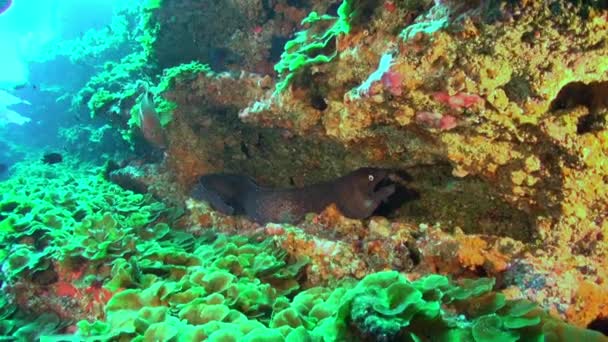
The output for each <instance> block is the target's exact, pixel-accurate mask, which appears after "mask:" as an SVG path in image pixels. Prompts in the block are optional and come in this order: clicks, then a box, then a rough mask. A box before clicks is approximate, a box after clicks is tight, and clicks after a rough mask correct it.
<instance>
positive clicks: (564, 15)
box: [0, 0, 608, 341]
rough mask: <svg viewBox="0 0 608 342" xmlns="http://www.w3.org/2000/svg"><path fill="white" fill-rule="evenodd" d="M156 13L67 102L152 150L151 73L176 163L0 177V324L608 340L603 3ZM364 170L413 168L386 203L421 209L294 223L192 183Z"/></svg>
mask: <svg viewBox="0 0 608 342" xmlns="http://www.w3.org/2000/svg"><path fill="white" fill-rule="evenodd" d="M141 10H142V12H141V13H139V14H138V15H139V16H141V19H142V21H141V22H140V23H139V24H137V25H138V27H139V29H138V30H139V31H137V32H136V36H137V38H135V39H136V41H137V42H138V43H139V45H138V47H137V48H136V49H135V50H136V51H133V53H130V54H128V55H126V56H121V57H120V58H122V59H120V58H116V59H114V62H108V63H106V64H105V67H104V69H103V70H102V71H101V72H100V73H99V74H98V75H97V76H95V77H93V78H92V79H91V80H90V81H89V83H88V86H87V87H85V88H83V90H82V91H80V93H79V96H77V97H76V98H75V103H78V104H87V106H88V108H89V109H90V111H91V112H92V113H93V114H95V116H97V117H99V116H101V117H104V118H105V119H106V120H107V121H108V124H109V126H108V127H111V128H116V129H117V130H118V131H119V132H120V133H121V134H122V135H123V137H124V138H125V139H128V140H131V141H133V142H134V145H135V146H138V145H140V144H144V141H143V140H142V139H141V137H142V134H141V132H139V130H138V129H137V127H138V125H140V123H139V122H138V121H137V119H136V117H137V115H135V112H136V108H137V106H138V103H139V101H140V98H139V96H140V86H141V84H142V82H145V83H147V84H148V85H149V86H150V88H149V89H150V91H151V93H152V94H153V100H154V103H155V105H156V108H155V110H156V111H157V112H158V113H159V115H160V121H161V123H162V126H163V129H164V130H165V131H164V134H165V136H166V138H167V139H166V140H167V141H166V142H167V144H166V149H165V150H164V151H161V152H159V155H160V154H162V155H163V156H162V158H161V157H159V158H158V159H157V161H159V160H161V159H162V161H159V162H158V163H157V164H146V163H144V162H142V161H141V160H131V161H129V162H125V163H122V164H121V165H110V164H111V163H109V164H108V165H107V167H106V168H93V169H91V168H89V169H87V166H86V165H84V166H82V165H81V166H79V167H76V165H74V164H75V163H74V161H73V160H70V159H69V158H67V161H66V162H65V163H64V164H62V165H60V166H52V165H42V164H41V163H39V162H38V163H36V162H28V163H24V164H23V165H20V166H17V167H15V172H14V174H13V176H12V178H11V179H10V180H9V181H7V182H5V183H2V184H0V189H1V190H2V191H1V192H0V194H1V195H0V233H1V235H0V237H1V239H0V261H1V262H2V279H1V280H2V286H3V289H4V290H5V291H4V292H5V293H6V295H5V296H4V297H2V301H3V302H2V303H0V304H2V306H1V307H2V309H3V310H2V312H0V319H2V322H3V324H2V327H3V330H2V334H3V335H5V336H13V337H15V338H22V337H24V336H25V337H27V338H29V337H32V336H38V335H40V334H54V333H68V334H72V333H74V332H77V334H78V335H79V336H82V337H83V338H92V339H97V340H136V341H137V340H140V341H147V340H183V341H189V340H203V339H208V340H210V341H214V340H215V341H219V340H222V341H223V340H244V341H258V340H262V339H264V340H268V339H270V340H277V341H283V340H286V341H304V340H327V341H333V340H362V341H376V340H380V341H394V340H398V341H407V340H411V341H425V340H440V341H441V340H454V339H460V340H471V341H490V340H495V339H498V340H505V341H516V340H540V339H545V340H553V341H569V340H590V341H605V340H608V338H607V337H606V336H604V335H602V334H601V333H600V331H602V329H605V326H604V325H605V321H606V318H607V317H608V286H607V284H608V258H607V257H606V256H607V255H608V217H607V216H606V208H607V207H608V192H607V191H606V189H608V184H607V182H608V168H607V167H606V165H607V164H606V162H605V160H606V158H608V127H606V122H607V118H606V116H607V115H608V103H607V102H606V99H607V98H608V60H607V58H606V56H607V55H608V44H606V43H607V41H606V39H607V38H606V34H605V33H606V32H607V30H608V8H607V7H606V5H605V4H604V3H603V2H601V1H567V0H556V1H552V2H538V1H537V2H534V1H470V2H466V3H463V2H457V1H430V0H429V1H425V0H420V1H389V0H384V1H369V0H344V1H334V2H328V1H315V0H309V1H287V0H285V1H283V0H277V1H263V0H260V1H245V2H243V1H237V0H230V1H227V2H225V3H222V4H221V5H220V4H219V3H218V2H212V1H201V2H192V1H187V0H179V1H148V2H147V3H146V4H145V5H143V7H142V8H141ZM296 30H299V31H298V32H295V31H296ZM121 32H122V31H121ZM129 39H131V38H128V39H127V40H129ZM283 45H285V47H284V50H283V49H282V48H283ZM192 60H195V61H198V62H191V61H192ZM274 63H276V64H274ZM273 64H274V68H273ZM161 70H162V72H161ZM275 72H276V73H275ZM115 114H118V115H115ZM102 132H103V131H102ZM64 134H65V135H66V136H71V137H72V139H76V138H74V137H76V136H78V134H79V133H78V132H72V131H64ZM80 134H82V133H80ZM99 139H101V138H99ZM364 166H374V167H381V168H390V169H392V170H395V172H405V173H407V174H410V175H411V177H409V178H407V179H405V180H403V182H404V183H407V184H405V185H407V186H405V185H404V184H401V187H397V190H396V192H395V193H396V194H398V195H399V196H398V197H400V199H401V200H403V199H404V198H415V200H411V201H397V198H393V200H395V201H394V202H395V203H388V204H387V205H386V206H381V207H380V208H379V210H378V211H377V212H376V214H378V215H377V216H372V217H371V218H369V219H366V220H354V219H349V218H347V217H345V216H344V215H343V214H342V213H341V212H340V210H339V209H338V207H337V206H336V205H330V206H329V207H327V208H326V209H325V210H324V211H323V212H321V213H316V214H309V215H306V217H305V218H304V221H303V222H301V223H298V224H297V226H293V225H289V224H277V223H266V224H263V225H261V224H257V223H255V222H251V221H249V220H247V219H246V218H244V217H238V216H227V215H223V214H221V213H220V212H216V211H213V210H211V208H210V207H209V206H208V204H207V203H205V202H198V201H194V200H192V199H188V196H187V195H188V194H189V192H190V189H191V188H192V186H193V184H194V183H195V182H196V179H197V178H198V176H200V175H202V174H208V173H215V172H226V173H236V174H244V175H248V176H251V177H252V178H254V179H255V180H256V181H257V182H258V183H259V184H260V185H263V186H269V187H287V186H296V187H303V186H305V185H309V184H313V183H317V182H319V181H326V180H330V179H334V178H336V177H338V176H340V175H343V174H347V173H348V172H350V171H352V170H354V169H357V168H359V167H364ZM109 181H112V182H114V183H116V184H118V185H120V186H118V185H116V184H112V183H110V182H109ZM395 185H396V186H398V185H399V183H398V182H397V184H395ZM132 191H135V192H132ZM391 205H393V206H391ZM388 270H392V271H388ZM43 296H46V298H48V299H46V300H41V298H42V297H43ZM28 313H34V315H31V316H30V317H37V318H36V319H35V320H32V319H26V318H25V317H26V315H27V314H28ZM78 320H81V321H80V322H79V323H78V324H76V325H75V323H76V322H77V321H78ZM587 327H589V328H593V329H594V330H595V331H592V330H586V329H585V328H587ZM37 334H38V335H37Z"/></svg>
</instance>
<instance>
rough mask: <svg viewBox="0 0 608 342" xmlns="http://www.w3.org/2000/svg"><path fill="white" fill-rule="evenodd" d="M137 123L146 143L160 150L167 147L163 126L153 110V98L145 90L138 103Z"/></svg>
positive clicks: (154, 109)
mask: <svg viewBox="0 0 608 342" xmlns="http://www.w3.org/2000/svg"><path fill="white" fill-rule="evenodd" d="M139 123H140V127H141V131H142V133H143V135H144V138H145V139H146V141H147V142H149V143H150V144H152V145H154V146H156V147H158V148H161V149H162V148H165V147H167V144H166V141H165V135H164V132H163V126H162V125H161V123H160V119H159V117H158V113H157V112H156V108H154V97H153V95H152V92H150V91H149V90H148V89H147V88H146V90H145V93H144V95H143V98H142V100H141V102H140V103H139Z"/></svg>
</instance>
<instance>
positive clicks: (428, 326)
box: [313, 272, 605, 342]
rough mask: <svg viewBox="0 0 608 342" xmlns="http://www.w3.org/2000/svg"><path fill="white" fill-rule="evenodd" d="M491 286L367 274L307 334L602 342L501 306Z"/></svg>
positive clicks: (532, 312)
mask: <svg viewBox="0 0 608 342" xmlns="http://www.w3.org/2000/svg"><path fill="white" fill-rule="evenodd" d="M493 286H494V280H492V279H486V278H481V279H477V280H464V281H461V282H455V283H454V282H450V281H449V280H448V279H447V278H446V277H444V276H440V275H429V276H426V277H423V278H421V279H418V280H416V281H409V280H408V279H407V278H405V277H404V276H403V275H402V274H399V273H397V272H381V273H376V274H372V275H369V276H367V277H365V278H364V279H363V280H362V281H361V282H359V283H358V284H357V286H355V287H354V288H352V289H351V290H349V291H348V292H346V293H345V294H344V296H343V297H342V298H341V304H340V305H339V307H338V309H337V315H335V316H332V317H330V318H328V319H326V320H324V321H322V322H321V323H320V324H319V325H317V327H316V328H315V329H314V331H313V334H314V335H316V336H318V337H319V338H323V339H324V340H327V341H334V340H340V341H342V340H376V341H380V340H382V341H385V340H388V341H392V340H397V341H429V340H430V341H455V340H456V341H475V342H486V341H520V340H521V341H542V340H546V339H551V338H553V339H554V340H558V341H559V340H566V339H565V336H571V337H572V338H575V339H577V340H583V339H585V340H594V341H602V340H605V338H604V337H603V335H601V334H600V333H596V332H593V331H588V330H584V329H580V328H577V327H575V326H572V325H568V324H566V323H564V322H562V321H560V320H558V319H556V318H554V317H551V316H550V315H548V314H547V313H546V312H545V311H543V310H541V309H540V308H539V307H537V306H536V305H535V304H533V303H530V302H528V301H526V300H506V299H505V297H504V295H502V294H501V293H497V292H493V291H492V288H493ZM575 336H576V337H575ZM549 337H551V338H549ZM556 337H557V338H556Z"/></svg>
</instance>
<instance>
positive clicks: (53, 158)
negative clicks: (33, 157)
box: [42, 152, 63, 164]
mask: <svg viewBox="0 0 608 342" xmlns="http://www.w3.org/2000/svg"><path fill="white" fill-rule="evenodd" d="M62 161H63V156H62V155H61V154H60V153H57V152H52V153H47V154H45V155H44V156H43V157H42V162H43V163H45V164H57V163H61V162H62Z"/></svg>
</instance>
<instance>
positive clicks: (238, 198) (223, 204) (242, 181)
mask: <svg viewBox="0 0 608 342" xmlns="http://www.w3.org/2000/svg"><path fill="white" fill-rule="evenodd" d="M388 176H389V171H388V170H386V169H380V168H370V167H364V168H360V169H357V170H355V171H353V172H351V173H349V174H348V175H346V176H342V177H340V178H338V179H335V180H333V181H329V182H323V183H318V184H313V185H310V186H305V187H302V188H284V189H273V188H268V187H263V186H259V185H258V184H257V183H256V182H255V181H254V180H253V179H251V178H249V177H247V176H243V175H235V174H225V173H216V174H209V175H204V176H201V177H200V178H199V181H198V183H197V184H196V186H195V187H194V189H193V190H192V192H191V196H192V197H193V198H194V199H197V200H201V201H207V202H209V204H210V205H211V207H213V209H215V210H217V211H219V212H221V213H224V214H228V215H244V216H247V217H249V218H250V219H252V220H254V221H255V222H258V223H261V224H264V223H267V222H276V223H297V222H299V221H301V220H302V219H303V218H304V215H306V214H307V213H320V212H321V211H323V210H324V209H325V208H326V207H327V206H329V205H330V204H331V203H335V204H336V206H337V207H338V209H339V210H340V212H342V214H343V215H344V216H346V217H350V218H354V219H364V218H367V217H369V216H371V215H372V214H373V212H374V210H376V208H378V206H379V205H380V204H381V203H382V202H383V201H386V200H387V199H388V197H389V196H390V195H392V194H393V193H394V192H395V185H394V184H385V182H382V181H383V180H387V179H388ZM381 182H382V183H381Z"/></svg>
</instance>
